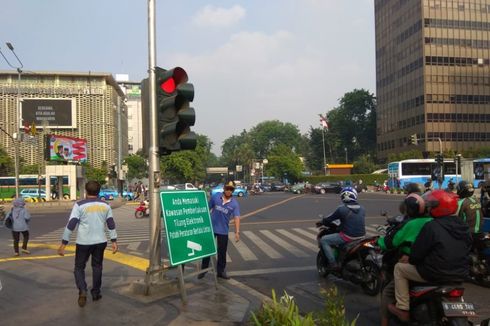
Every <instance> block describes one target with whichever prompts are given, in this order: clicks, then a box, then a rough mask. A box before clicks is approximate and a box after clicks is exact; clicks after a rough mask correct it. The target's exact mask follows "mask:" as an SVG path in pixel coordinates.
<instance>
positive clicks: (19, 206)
mask: <svg viewBox="0 0 490 326" xmlns="http://www.w3.org/2000/svg"><path fill="white" fill-rule="evenodd" d="M12 205H13V206H12V210H11V211H10V213H9V215H10V216H11V218H12V238H13V239H14V255H15V256H18V255H19V240H20V234H21V233H22V238H23V242H22V249H21V252H22V253H23V254H27V255H28V254H30V252H29V250H27V243H28V242H29V221H30V220H31V214H30V213H29V211H28V210H27V208H26V207H25V206H26V203H25V202H24V199H23V198H17V199H15V200H14V201H13V202H12Z"/></svg>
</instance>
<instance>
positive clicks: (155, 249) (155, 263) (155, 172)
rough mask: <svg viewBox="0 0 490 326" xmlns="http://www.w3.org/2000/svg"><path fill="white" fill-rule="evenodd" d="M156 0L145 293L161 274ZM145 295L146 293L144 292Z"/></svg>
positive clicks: (151, 2) (151, 11)
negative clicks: (148, 249)
mask: <svg viewBox="0 0 490 326" xmlns="http://www.w3.org/2000/svg"><path fill="white" fill-rule="evenodd" d="M155 1H156V0H148V73H149V76H148V80H149V88H150V90H149V96H150V115H149V116H150V121H149V122H150V145H149V150H148V161H149V170H148V179H149V199H150V257H149V258H150V264H149V267H148V269H147V271H146V277H145V283H146V287H147V292H148V290H149V286H150V282H152V281H156V280H159V279H161V278H162V277H163V268H162V263H161V229H162V222H161V220H160V205H158V203H159V198H158V194H159V189H160V162H159V155H158V128H157V127H158V122H157V117H158V114H157V105H156V93H155V89H156V81H155V67H156V59H155V58H156V45H155V43H156V37H155V25H156V21H155ZM147 294H148V293H147Z"/></svg>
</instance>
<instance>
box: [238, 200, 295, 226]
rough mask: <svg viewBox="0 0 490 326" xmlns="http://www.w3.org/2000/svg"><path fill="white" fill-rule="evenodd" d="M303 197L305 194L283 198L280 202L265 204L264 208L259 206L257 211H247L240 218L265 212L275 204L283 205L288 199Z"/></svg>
mask: <svg viewBox="0 0 490 326" xmlns="http://www.w3.org/2000/svg"><path fill="white" fill-rule="evenodd" d="M301 197H304V195H300V196H296V197H290V198H288V199H284V200H281V201H279V202H277V203H274V204H270V205H267V206H264V207H262V208H259V209H257V210H255V211H252V212H250V213H247V214H245V215H242V216H240V220H242V219H244V218H246V217H249V216H252V215H255V214H257V213H260V212H263V211H265V210H267V209H269V208H272V207H274V206H277V205H282V204H284V203H286V202H288V201H290V200H293V199H298V198H301Z"/></svg>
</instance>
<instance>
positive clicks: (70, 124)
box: [0, 71, 128, 168]
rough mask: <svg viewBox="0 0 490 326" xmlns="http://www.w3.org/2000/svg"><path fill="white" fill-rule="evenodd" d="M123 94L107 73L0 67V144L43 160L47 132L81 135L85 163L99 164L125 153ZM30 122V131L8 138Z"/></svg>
mask: <svg viewBox="0 0 490 326" xmlns="http://www.w3.org/2000/svg"><path fill="white" fill-rule="evenodd" d="M124 98H125V94H124V93H123V91H122V89H121V88H120V87H119V85H118V84H117V83H116V81H115V80H114V77H113V76H112V75H111V74H109V73H98V72H58V71H25V72H22V74H21V76H18V72H17V71H0V127H1V128H2V129H3V131H2V132H0V148H2V149H4V150H5V151H6V152H7V153H8V154H9V155H11V156H12V157H13V156H14V153H15V147H16V146H17V147H18V150H19V155H20V158H21V159H22V161H23V162H25V164H27V165H33V164H41V165H42V164H44V161H45V157H44V151H45V149H46V146H49V144H48V145H47V144H45V139H44V137H43V136H45V135H47V134H52V135H57V136H66V137H73V138H78V139H84V140H86V141H87V153H84V155H86V157H87V163H89V164H90V165H92V166H94V167H97V168H101V167H103V166H104V165H105V166H107V167H111V166H114V165H116V166H117V165H118V163H119V164H121V163H122V159H123V158H124V157H125V156H127V154H128V133H127V130H128V127H127V112H126V111H127V110H126V106H125V104H124ZM24 125H31V126H32V125H35V126H36V128H35V129H36V130H37V133H36V135H35V136H27V135H26V137H23V138H20V137H18V138H17V139H18V140H17V141H15V142H14V141H13V138H14V135H17V136H19V135H20V134H23V133H24V131H23V130H24Z"/></svg>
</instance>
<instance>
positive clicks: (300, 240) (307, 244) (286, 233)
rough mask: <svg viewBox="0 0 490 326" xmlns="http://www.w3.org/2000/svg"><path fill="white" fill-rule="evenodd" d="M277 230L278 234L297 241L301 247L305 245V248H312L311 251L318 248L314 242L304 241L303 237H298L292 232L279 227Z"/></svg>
mask: <svg viewBox="0 0 490 326" xmlns="http://www.w3.org/2000/svg"><path fill="white" fill-rule="evenodd" d="M277 232H279V233H280V234H282V235H284V236H285V237H287V238H288V239H291V240H293V241H295V242H297V243H299V244H300V245H302V246H303V247H306V248H308V249H310V250H313V251H317V250H318V246H317V245H316V243H313V242H312V241H306V240H305V239H303V238H300V237H299V236H297V235H294V234H292V233H291V232H289V231H287V230H284V229H279V230H277Z"/></svg>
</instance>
